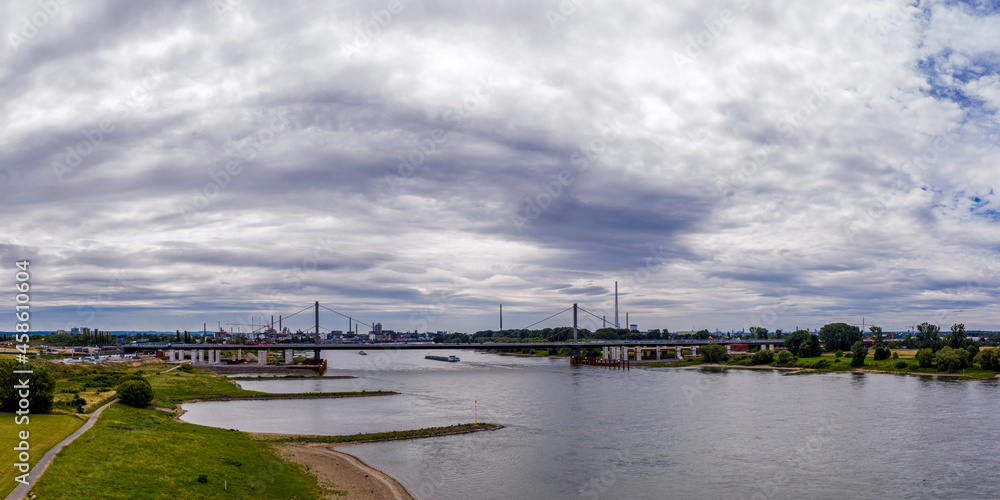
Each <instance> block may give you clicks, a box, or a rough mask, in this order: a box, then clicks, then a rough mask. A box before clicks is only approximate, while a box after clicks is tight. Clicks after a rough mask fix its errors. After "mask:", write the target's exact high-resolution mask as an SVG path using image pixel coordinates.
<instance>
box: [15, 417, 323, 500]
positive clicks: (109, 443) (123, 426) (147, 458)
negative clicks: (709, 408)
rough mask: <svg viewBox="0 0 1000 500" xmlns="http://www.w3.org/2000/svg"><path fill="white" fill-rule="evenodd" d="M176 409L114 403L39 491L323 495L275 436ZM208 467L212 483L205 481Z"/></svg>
mask: <svg viewBox="0 0 1000 500" xmlns="http://www.w3.org/2000/svg"><path fill="white" fill-rule="evenodd" d="M172 415H173V414H172V413H167V412H163V411H159V410H153V409H137V408H131V407H128V406H125V405H122V404H121V403H116V404H114V405H112V406H111V407H110V408H108V409H107V410H106V411H105V412H104V413H103V414H102V415H101V418H100V420H98V422H97V424H96V425H94V427H93V428H92V429H91V430H90V431H88V432H87V433H86V434H85V435H84V436H81V437H80V438H79V439H77V440H76V441H74V442H73V443H72V444H70V445H69V446H67V447H66V448H65V449H63V451H62V452H61V453H60V454H59V456H58V458H57V459H56V460H55V461H53V463H52V465H51V466H50V467H49V469H48V471H46V473H45V475H44V476H42V478H41V479H40V480H39V482H38V484H37V485H36V486H35V492H36V493H38V497H39V498H102V499H103V498H123V499H125V498H127V499H154V498H164V499H186V498H191V499H203V498H227V499H228V498H299V499H302V498H321V497H322V494H323V491H322V489H321V488H320V487H319V486H318V485H317V483H316V479H315V478H314V477H312V476H310V475H308V474H306V473H305V472H304V471H303V470H302V469H301V468H300V467H298V466H295V465H293V464H290V463H288V462H285V461H283V460H281V459H280V458H279V457H278V456H277V455H276V454H275V453H274V451H273V450H272V449H271V448H270V446H269V445H268V444H266V443H262V442H257V441H253V440H251V439H250V438H249V437H248V436H247V435H246V434H244V433H242V432H237V431H230V430H223V429H215V428H211V427H203V426H200V425H194V424H188V423H184V422H178V421H176V420H174V419H173V418H172ZM201 474H205V475H206V476H208V481H207V482H206V483H200V482H198V476H199V475H201ZM223 481H226V482H227V483H228V486H226V485H224V483H223Z"/></svg>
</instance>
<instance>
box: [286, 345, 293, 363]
mask: <svg viewBox="0 0 1000 500" xmlns="http://www.w3.org/2000/svg"><path fill="white" fill-rule="evenodd" d="M285 364H286V365H290V364H292V350H291V349H285Z"/></svg>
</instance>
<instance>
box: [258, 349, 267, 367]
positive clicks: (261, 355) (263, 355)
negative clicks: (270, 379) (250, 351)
mask: <svg viewBox="0 0 1000 500" xmlns="http://www.w3.org/2000/svg"><path fill="white" fill-rule="evenodd" d="M257 364H258V365H266V364H267V351H257Z"/></svg>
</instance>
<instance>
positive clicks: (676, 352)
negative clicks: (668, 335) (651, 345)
mask: <svg viewBox="0 0 1000 500" xmlns="http://www.w3.org/2000/svg"><path fill="white" fill-rule="evenodd" d="M674 357H675V358H677V359H684V355H683V354H681V346H674Z"/></svg>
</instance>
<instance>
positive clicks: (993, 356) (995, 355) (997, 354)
mask: <svg viewBox="0 0 1000 500" xmlns="http://www.w3.org/2000/svg"><path fill="white" fill-rule="evenodd" d="M973 361H975V362H976V363H979V366H980V368H982V369H984V370H993V371H1000V349H996V348H993V349H983V350H982V351H979V354H977V355H976V357H975V358H974V359H973Z"/></svg>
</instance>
